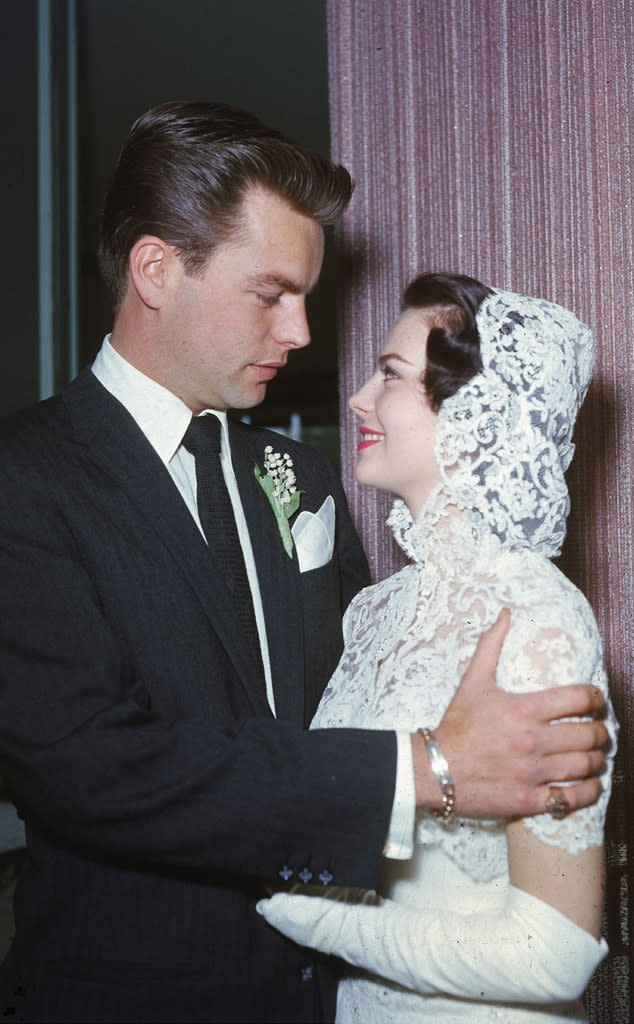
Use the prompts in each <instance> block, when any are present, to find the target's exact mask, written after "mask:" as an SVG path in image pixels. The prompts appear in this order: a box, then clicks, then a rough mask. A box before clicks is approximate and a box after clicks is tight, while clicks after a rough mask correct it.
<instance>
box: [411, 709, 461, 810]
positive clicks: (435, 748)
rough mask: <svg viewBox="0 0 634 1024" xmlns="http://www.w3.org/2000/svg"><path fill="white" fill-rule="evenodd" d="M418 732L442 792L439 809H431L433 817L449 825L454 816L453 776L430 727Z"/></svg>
mask: <svg viewBox="0 0 634 1024" xmlns="http://www.w3.org/2000/svg"><path fill="white" fill-rule="evenodd" d="M418 732H419V733H420V734H421V736H422V737H423V739H424V741H425V753H426V754H427V757H428V759H429V766H430V768H431V770H432V772H433V773H434V775H435V776H436V781H437V782H438V785H439V786H440V790H441V793H442V807H441V809H440V810H439V811H432V814H433V815H434V817H435V818H439V819H440V821H442V822H443V824H445V825H451V824H452V823H453V821H454V819H455V817H456V789H455V786H454V784H453V778H452V776H451V772H450V771H449V765H448V764H447V758H446V757H445V755H444V754H443V752H442V748H441V746H440V743H439V742H438V740H437V739H436V737H435V736H434V734H433V732H432V731H431V730H430V729H426V728H424V727H423V728H422V729H419V730H418Z"/></svg>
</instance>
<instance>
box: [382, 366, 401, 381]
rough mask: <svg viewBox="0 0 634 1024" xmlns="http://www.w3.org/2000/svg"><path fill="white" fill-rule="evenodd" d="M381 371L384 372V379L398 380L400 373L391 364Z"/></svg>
mask: <svg viewBox="0 0 634 1024" xmlns="http://www.w3.org/2000/svg"><path fill="white" fill-rule="evenodd" d="M381 372H382V373H383V380H396V379H397V377H398V374H397V373H396V372H395V371H394V370H393V369H392V367H391V366H384V367H383V369H382V371H381Z"/></svg>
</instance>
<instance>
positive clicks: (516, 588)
mask: <svg viewBox="0 0 634 1024" xmlns="http://www.w3.org/2000/svg"><path fill="white" fill-rule="evenodd" d="M592 361H593V351H592V336H591V333H590V331H589V329H588V328H587V327H586V326H585V325H584V324H581V323H580V322H579V321H578V320H577V319H576V318H575V317H574V316H573V315H572V314H571V313H570V312H568V311H567V310H565V309H562V308H561V307H559V306H555V305H553V304H551V303H549V302H545V301H543V300H538V299H531V298H527V297H524V296H520V295H516V294H513V293H510V292H504V291H499V290H497V289H490V288H488V287H486V286H484V285H481V284H480V283H479V282H476V281H474V280H473V279H471V278H466V277H464V276H460V275H423V276H422V277H420V278H417V279H416V280H415V281H413V282H412V284H411V285H410V286H409V288H408V289H407V291H406V293H405V311H404V313H403V315H402V316H401V317H400V319H399V320H398V321H397V323H396V325H395V326H394V328H393V329H392V331H391V332H390V335H389V336H388V340H387V344H386V346H385V348H384V350H383V353H382V355H381V357H380V359H379V364H378V369H377V372H376V373H375V374H374V375H373V377H372V378H371V379H370V380H369V381H368V383H367V384H366V385H365V386H364V387H363V388H362V389H361V390H360V391H359V392H358V393H357V394H356V395H355V396H354V397H353V398H352V399H351V405H352V408H353V409H354V410H355V412H357V413H358V415H359V416H360V418H361V420H362V427H361V433H362V441H361V443H360V444H359V450H360V456H359V463H358V468H357V477H358V479H359V480H360V481H361V482H363V483H367V484H372V485H375V486H379V487H381V488H383V489H385V490H388V491H390V492H391V493H393V494H395V495H397V496H398V500H397V501H396V502H395V504H394V508H393V510H392V512H391V514H390V517H389V520H388V524H389V526H390V527H391V529H392V531H393V532H394V535H395V537H396V540H397V541H398V543H399V544H400V546H401V547H402V548H403V550H404V551H405V553H406V554H407V556H408V558H409V559H410V562H409V564H408V565H407V566H406V567H405V568H404V569H402V570H401V571H400V572H398V573H396V574H395V575H394V576H391V577H389V578H388V579H386V580H383V581H382V582H380V583H378V584H376V585H375V586H373V587H370V588H368V589H366V590H365V591H363V592H362V593H361V594H359V595H358V596H357V598H356V599H355V600H354V601H353V602H352V604H351V605H350V607H349V609H348V611H347V613H346V618H345V623H344V630H345V651H344V654H343V656H342V659H341V662H340V664H339V666H338V668H337V671H336V672H335V675H334V676H333V678H332V680H331V683H330V685H329V687H328V689H327V690H326V693H325V694H324V697H323V699H322V703H321V705H320V707H319V710H318V712H317V716H316V718H315V720H314V723H313V728H315V727H317V728H318V727H330V726H358V727H363V728H366V727H370V728H377V727H378V728H385V729H393V728H396V729H402V730H411V729H412V727H414V728H415V727H416V725H419V724H420V723H421V721H422V722H424V723H425V724H426V726H427V727H428V728H429V729H433V728H434V726H435V725H436V724H438V723H439V722H440V720H441V718H442V715H443V713H444V711H445V709H446V707H447V705H448V704H449V702H450V700H451V697H452V695H453V693H454V691H455V689H456V687H457V685H458V683H459V680H460V678H461V675H462V673H463V672H464V670H465V667H466V665H467V664H468V662H469V659H470V658H471V656H472V654H473V652H474V649H475V647H476V644H477V641H478V638H479V637H480V635H481V634H482V632H483V631H484V630H485V629H486V628H487V627H488V626H490V625H491V623H492V622H493V621H494V620H495V619H496V617H497V615H498V614H499V612H500V610H501V609H502V608H505V607H506V608H509V609H510V611H511V616H512V618H511V628H510V631H509V633H508V636H507V638H506V641H505V644H504V647H503V651H502V655H501V658H500V662H499V666H498V683H499V685H500V686H502V687H504V688H505V689H507V690H511V691H525V690H529V689H532V690H537V689H540V688H545V687H549V686H552V685H555V684H561V683H573V682H578V681H580V680H592V681H593V682H594V684H595V685H596V686H597V687H599V688H600V689H601V691H602V692H603V693H606V677H605V671H604V668H603V660H602V651H601V642H600V639H599V635H598V631H597V627H596V623H595V619H594V616H593V614H592V611H591V609H590V607H589V605H588V603H587V601H586V599H585V598H584V597H583V595H582V594H581V593H580V592H579V591H578V590H577V589H576V588H575V587H574V586H573V585H572V584H571V583H570V582H569V581H568V580H567V579H566V578H565V577H564V576H563V575H562V574H561V573H560V572H559V570H558V569H556V568H555V567H554V566H553V564H552V563H551V561H550V559H552V558H553V557H554V556H556V555H557V554H558V553H559V552H560V550H561V545H562V542H563V539H564V533H565V521H566V516H567V513H568V508H569V502H568V493H567V489H566V484H565V480H564V472H565V470H566V469H567V467H568V465H569V462H570V459H571V456H572V452H573V446H572V443H571V437H572V431H573V426H574V420H575V417H576V414H577V411H578V409H579V406H580V404H581V402H582V400H583V397H584V395H585V391H586V388H587V384H588V381H589V377H590V372H591V367H592ZM483 699H485V698H483ZM607 724H608V727H609V731H610V734H611V736H612V739H613V740H614V738H615V733H616V726H615V723H614V719H613V716H612V712H611V710H609V712H608V723H607ZM432 738H433V735H432ZM613 746H614V743H613ZM610 771H611V762H609V766H608V769H607V770H606V773H605V774H604V776H603V778H602V782H603V794H602V796H601V798H600V800H599V802H598V803H597V804H595V805H594V806H593V807H588V808H585V809H583V810H579V811H576V812H574V813H571V814H569V815H567V816H566V815H565V806H564V807H562V808H558V807H557V806H556V805H555V806H554V808H553V812H552V813H551V814H543V815H540V816H537V817H534V818H526V819H522V820H516V821H512V822H505V821H489V822H487V821H476V820H473V819H466V818H460V817H455V816H454V815H453V813H452V807H451V801H449V803H448V804H447V802H446V811H445V814H444V815H441V816H439V815H438V814H436V815H434V814H431V813H424V812H421V813H420V814H419V815H418V816H417V820H416V828H415V848H414V853H413V856H412V858H411V859H410V860H409V861H388V860H386V861H384V871H383V881H382V886H381V892H382V897H381V898H378V897H374V896H373V895H372V894H360V893H358V892H354V891H351V892H345V891H341V890H339V891H332V892H329V893H328V898H319V897H314V896H305V895H285V894H279V895H277V896H275V897H273V899H272V900H270V901H267V902H266V903H265V904H263V906H262V907H261V909H262V912H263V913H264V914H265V916H266V917H267V919H268V920H269V921H270V922H271V923H272V924H274V925H275V926H276V927H278V928H280V929H281V930H282V931H284V932H286V933H287V934H288V935H290V936H291V938H294V939H295V940H296V941H298V942H300V943H301V944H304V945H310V946H314V947H315V948H317V949H320V950H322V951H324V952H329V953H330V952H332V953H334V954H336V955H338V956H340V957H343V958H344V959H345V960H347V961H348V963H349V964H352V965H353V967H354V970H350V971H349V972H348V974H347V975H346V977H345V979H344V980H343V982H342V983H341V985H340V989H339V996H338V1004H337V1022H338V1024H352V1022H355V1024H388V1022H410V1021H411V1022H414V1021H422V1020H430V1021H434V1022H441V1021H447V1022H449V1021H451V1022H458V1021H479V1022H485V1021H486V1022H491V1021H497V1022H504V1024H506V1022H508V1024H511V1022H515V1021H518V1022H519V1021H533V1022H535V1021H548V1022H556V1021H583V1020H586V1019H587V1018H586V1016H585V1014H584V1011H583V1008H582V1005H581V1003H580V1001H579V997H580V995H581V994H582V993H583V991H584V989H585V987H586V985H587V982H588V981H589V979H590V976H591V975H592V973H593V971H594V969H595V968H596V966H597V964H598V963H599V962H600V961H601V959H602V958H603V956H604V955H605V953H606V949H607V947H606V945H605V942H604V940H602V939H600V938H599V936H600V930H601V917H602V886H603V850H602V837H603V823H604V817H605V811H606V805H607V801H608V796H609V789H610ZM562 812H564V813H563V816H562Z"/></svg>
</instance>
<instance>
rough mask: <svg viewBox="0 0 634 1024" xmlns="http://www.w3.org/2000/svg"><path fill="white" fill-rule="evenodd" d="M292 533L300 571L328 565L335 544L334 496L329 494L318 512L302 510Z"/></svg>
mask: <svg viewBox="0 0 634 1024" xmlns="http://www.w3.org/2000/svg"><path fill="white" fill-rule="evenodd" d="M291 533H292V535H293V540H294V541H295V550H296V551H297V559H298V561H299V571H300V572H309V570H310V569H319V567H320V566H322V565H326V563H327V562H329V561H330V559H331V558H332V552H333V550H334V546H335V503H334V501H333V499H332V496H331V495H330V494H329V495H328V497H327V498H326V500H325V502H324V503H323V505H322V506H321V508H320V509H319V510H318V511H317V512H300V513H299V515H298V517H297V519H296V520H295V522H294V523H293V527H292V529H291Z"/></svg>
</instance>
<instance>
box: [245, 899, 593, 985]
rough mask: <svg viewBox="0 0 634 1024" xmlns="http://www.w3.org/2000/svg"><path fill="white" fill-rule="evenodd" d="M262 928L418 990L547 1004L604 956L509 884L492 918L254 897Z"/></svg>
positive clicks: (583, 979) (583, 980)
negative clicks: (503, 904) (268, 927)
mask: <svg viewBox="0 0 634 1024" xmlns="http://www.w3.org/2000/svg"><path fill="white" fill-rule="evenodd" d="M257 909H258V911H259V912H260V913H261V914H262V915H263V916H264V917H265V918H266V920H267V921H268V922H269V924H271V925H273V926H274V927H275V928H277V929H278V930H279V931H281V932H283V933H284V934H285V935H287V936H288V937H289V938H291V939H293V941H295V942H297V943H299V944H300V945H302V946H311V947H313V948H314V949H317V950H319V951H320V952H322V953H333V954H335V955H336V956H339V957H342V958H343V959H344V960H347V961H348V963H350V964H353V965H354V966H356V967H361V968H364V969H365V970H369V971H371V972H372V973H374V974H377V975H379V976H381V977H383V978H387V979H389V980H391V981H395V982H397V983H398V984H400V985H404V986H405V987H407V988H410V989H413V990H414V991H416V992H421V993H425V994H438V993H443V994H446V995H453V996H462V997H468V998H470V999H483V1000H489V1001H490V1000H501V1001H505V1002H535V1003H556V1002H569V1001H572V1000H574V999H576V998H578V997H579V996H580V995H581V994H582V992H583V991H584V989H585V988H586V986H587V984H588V981H589V979H590V977H591V976H592V974H593V972H594V970H595V969H596V967H597V965H598V964H599V963H600V961H601V960H602V959H603V957H604V956H605V955H606V953H607V945H606V943H605V940H603V939H601V941H597V940H596V939H595V938H593V936H592V935H590V933H589V932H586V931H585V930H584V929H583V928H580V927H579V926H578V925H576V924H575V923H574V922H573V921H571V920H570V919H569V918H567V917H565V916H564V915H563V914H561V913H559V911H558V910H555V909H554V908H553V907H551V906H550V905H549V904H548V903H544V902H542V901H541V900H538V899H536V898H535V897H533V896H529V895H528V893H525V892H523V891H522V890H520V889H516V888H514V887H511V888H510V890H509V896H508V900H507V904H506V907H505V908H504V911H502V912H500V913H496V914H493V913H492V914H470V915H462V914H456V913H444V912H440V911H437V910H429V911H424V910H417V909H412V908H410V907H406V906H401V905H400V904H397V903H393V902H392V901H391V900H383V901H381V902H380V903H379V904H378V905H375V906H368V905H362V904H353V903H343V902H340V901H339V900H333V899H324V898H319V897H313V896H303V895H295V894H288V893H278V894H277V895H275V896H273V898H272V899H270V900H261V901H260V902H259V903H258V905H257Z"/></svg>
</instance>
